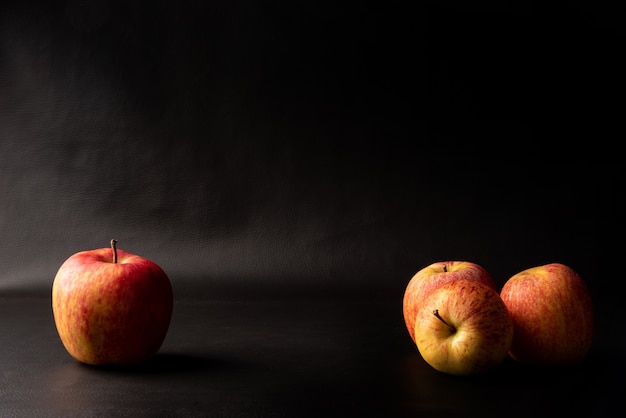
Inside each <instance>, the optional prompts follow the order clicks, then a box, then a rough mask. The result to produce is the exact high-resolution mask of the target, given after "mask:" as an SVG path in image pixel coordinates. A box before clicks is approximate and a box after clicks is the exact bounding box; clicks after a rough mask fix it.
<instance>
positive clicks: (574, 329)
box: [500, 263, 594, 366]
mask: <svg viewBox="0 0 626 418" xmlns="http://www.w3.org/2000/svg"><path fill="white" fill-rule="evenodd" d="M500 296H501V297H502V300H503V301H504V303H505V304H506V306H507V308H508V310H509V312H510V315H511V318H512V319H513V323H514V326H515V337H514V338H513V344H512V345H511V350H510V353H509V354H510V355H511V357H512V358H513V359H514V360H516V361H518V362H519V363H523V364H528V365H535V366H568V365H573V364H576V363H579V362H580V361H582V360H583V359H584V358H585V357H586V356H587V354H588V353H589V351H590V350H591V345H592V340H593V333H594V312H593V304H592V299H591V293H590V291H589V289H588V287H587V285H586V284H585V282H584V281H583V280H582V279H581V277H580V276H579V275H578V273H577V272H576V271H574V270H573V269H572V268H571V267H569V266H566V265H564V264H560V263H550V264H544V265H540V266H537V267H533V268H529V269H527V270H524V271H521V272H519V273H517V274H515V275H513V276H512V277H510V278H509V279H508V280H507V281H506V282H505V283H504V286H503V287H502V290H501V291H500Z"/></svg>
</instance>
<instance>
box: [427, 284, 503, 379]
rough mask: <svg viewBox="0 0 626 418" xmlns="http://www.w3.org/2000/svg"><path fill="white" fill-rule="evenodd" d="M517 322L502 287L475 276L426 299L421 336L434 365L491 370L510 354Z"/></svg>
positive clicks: (457, 371) (455, 371) (465, 371)
mask: <svg viewBox="0 0 626 418" xmlns="http://www.w3.org/2000/svg"><path fill="white" fill-rule="evenodd" d="M512 341H513V322H512V320H511V317H510V316H509V313H508V311H507V308H506V306H505V305H504V302H503V301H502V299H501V298H500V295H499V294H498V292H497V291H496V290H494V289H493V288H491V287H490V286H488V285H486V284H484V283H481V282H478V281H475V280H467V279H460V280H455V281H452V282H448V283H446V284H444V285H442V286H440V287H439V288H437V289H435V290H434V291H433V292H431V293H430V294H429V295H428V296H427V297H426V299H424V301H423V304H422V306H421V307H420V308H419V310H418V314H417V317H416V318H415V342H416V345H417V349H418V350H419V352H420V354H421V355H422V358H423V359H424V361H426V363H428V364H429V365H431V366H432V367H433V368H434V369H436V370H438V371H440V372H442V373H447V374H451V375H459V376H464V375H474V374H479V373H485V372H488V371H490V370H492V369H494V368H495V367H497V366H498V365H500V364H501V363H502V362H504V360H505V359H506V356H507V353H508V351H509V349H510V347H511V343H512Z"/></svg>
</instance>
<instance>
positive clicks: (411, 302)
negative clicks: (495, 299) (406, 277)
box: [402, 261, 498, 342]
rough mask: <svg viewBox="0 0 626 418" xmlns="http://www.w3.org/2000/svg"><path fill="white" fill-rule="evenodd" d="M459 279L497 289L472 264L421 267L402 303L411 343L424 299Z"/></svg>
mask: <svg viewBox="0 0 626 418" xmlns="http://www.w3.org/2000/svg"><path fill="white" fill-rule="evenodd" d="M459 279H467V280H475V281H478V282H481V283H484V284H486V285H487V286H489V287H491V288H492V289H494V290H496V291H497V289H498V288H497V285H496V283H495V282H494V280H493V278H492V277H491V274H490V273H489V272H488V271H487V270H486V269H485V268H483V267H482V266H480V265H478V264H476V263H473V262H469V261H437V262H435V263H432V264H430V265H428V266H426V267H423V268H422V269H421V270H419V271H418V272H417V273H415V275H414V276H413V277H412V278H411V280H410V281H409V283H408V284H407V286H406V289H405V291H404V297H403V301H402V312H403V316H404V322H405V324H406V328H407V331H408V332H409V335H410V337H411V339H412V340H413V342H415V317H416V315H417V311H418V309H419V308H420V306H421V305H422V302H423V300H424V298H426V297H427V296H428V295H429V294H430V293H431V292H432V291H433V290H435V289H437V288H438V287H440V286H441V285H443V284H445V283H449V282H451V281H455V280H459Z"/></svg>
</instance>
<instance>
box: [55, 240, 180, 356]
mask: <svg viewBox="0 0 626 418" xmlns="http://www.w3.org/2000/svg"><path fill="white" fill-rule="evenodd" d="M115 244H116V241H115V240H112V241H111V248H100V249H95V250H88V251H81V252H78V253H76V254H74V255H72V256H70V257H69V258H68V259H67V260H65V262H64V263H63V264H62V265H61V267H60V268H59V270H58V272H57V274H56V276H55V278H54V281H53V284H52V310H53V316H54V322H55V325H56V328H57V331H58V333H59V337H60V338H61V341H62V343H63V345H64V347H65V349H66V350H67V351H68V353H69V354H70V355H71V356H72V357H74V358H75V359H76V360H78V361H80V362H82V363H86V364H90V365H137V364H140V363H143V362H145V361H146V360H148V359H150V358H151V357H153V356H154V355H155V354H156V353H157V352H158V350H159V349H160V347H161V345H162V343H163V341H164V339H165V336H166V334H167V331H168V328H169V325H170V320H171V316H172V310H173V291H172V286H171V283H170V280H169V278H168V276H167V275H166V274H165V272H164V271H163V269H162V268H161V267H159V266H158V265H157V264H156V263H154V262H152V261H150V260H148V259H146V258H144V257H140V256H138V255H135V254H131V253H129V252H126V251H123V250H119V249H117V248H116V245H115Z"/></svg>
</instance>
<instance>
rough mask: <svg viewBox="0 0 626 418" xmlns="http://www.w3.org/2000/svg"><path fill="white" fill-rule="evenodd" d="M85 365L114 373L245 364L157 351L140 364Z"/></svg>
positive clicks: (219, 368) (224, 368)
mask: <svg viewBox="0 0 626 418" xmlns="http://www.w3.org/2000/svg"><path fill="white" fill-rule="evenodd" d="M83 366H84V367H87V368H90V369H96V370H100V371H106V372H112V373H129V374H181V373H183V374H184V373H198V372H205V371H212V372H224V371H232V370H238V369H241V368H243V365H242V364H240V363H238V362H236V361H234V360H232V359H226V358H217V357H209V356H199V355H193V354H183V353H157V354H156V355H155V356H154V357H152V358H151V359H149V360H147V361H146V362H144V363H142V364H138V365H101V366H93V365H87V364H83Z"/></svg>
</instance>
